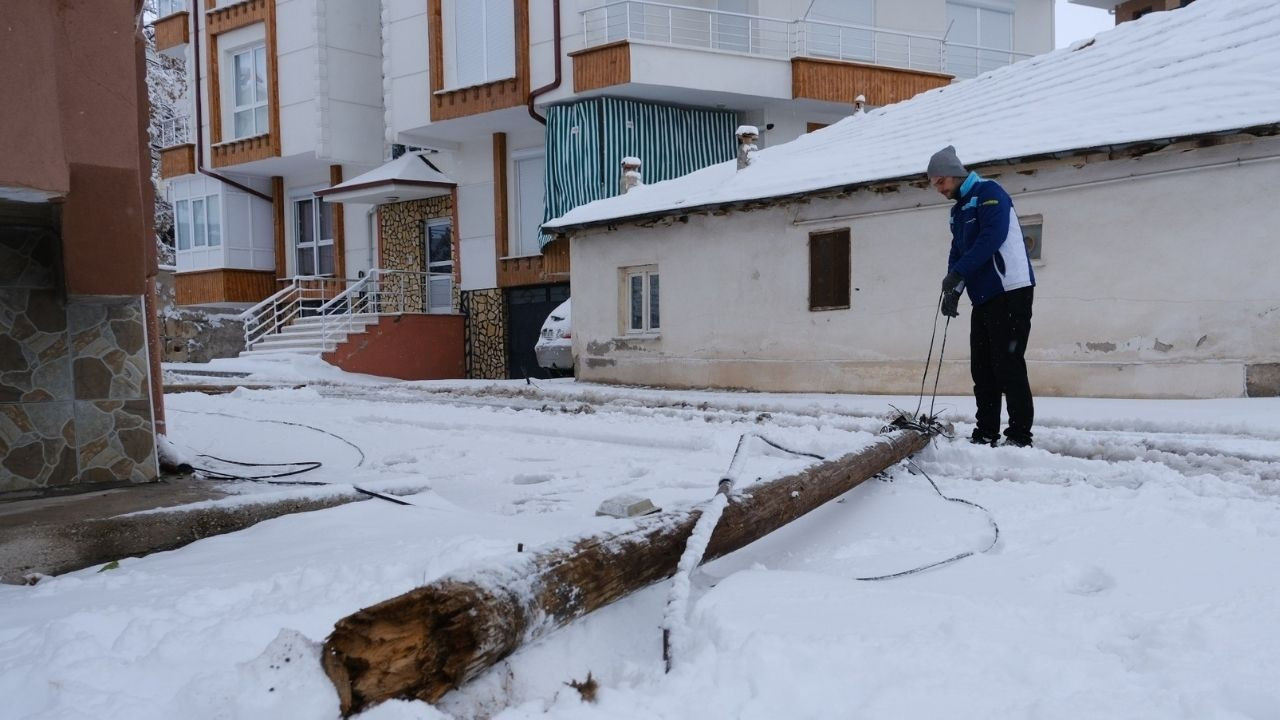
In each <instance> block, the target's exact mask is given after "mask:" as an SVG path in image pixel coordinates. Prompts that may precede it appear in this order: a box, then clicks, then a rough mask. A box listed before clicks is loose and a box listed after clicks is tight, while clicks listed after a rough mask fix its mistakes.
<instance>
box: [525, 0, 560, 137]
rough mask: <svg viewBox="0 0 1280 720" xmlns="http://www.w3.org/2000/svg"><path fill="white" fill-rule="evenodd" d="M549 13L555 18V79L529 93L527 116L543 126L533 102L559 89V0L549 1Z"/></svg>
mask: <svg viewBox="0 0 1280 720" xmlns="http://www.w3.org/2000/svg"><path fill="white" fill-rule="evenodd" d="M551 12H553V13H555V17H554V18H553V19H552V31H551V34H552V35H553V36H554V38H555V43H554V45H555V54H556V61H555V67H556V79H555V80H552V81H551V82H550V83H548V84H546V85H543V86H542V87H540V88H538V89H536V90H534V91H532V92H530V93H529V116H530V117H532V118H533V119H534V120H537V121H538V122H540V123H542V124H543V125H546V124H547V119H546V118H544V117H542V116H541V115H539V114H538V111H536V110H534V109H533V101H534V99H536V98H537V97H538V96H539V95H542V94H545V93H549V92H551V91H552V90H555V89H556V88H558V87H560V0H551Z"/></svg>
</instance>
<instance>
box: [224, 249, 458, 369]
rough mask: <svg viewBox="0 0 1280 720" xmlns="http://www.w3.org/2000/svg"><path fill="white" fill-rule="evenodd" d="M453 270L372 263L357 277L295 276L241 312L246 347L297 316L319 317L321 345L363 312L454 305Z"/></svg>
mask: <svg viewBox="0 0 1280 720" xmlns="http://www.w3.org/2000/svg"><path fill="white" fill-rule="evenodd" d="M452 300H453V273H451V272H414V271H410V270H383V269H380V268H375V269H373V270H370V271H369V273H368V274H367V275H365V276H364V277H362V278H359V279H348V278H332V277H318V276H298V277H294V278H291V279H290V280H289V281H288V284H287V285H285V286H284V287H283V288H281V289H280V290H279V291H277V292H276V293H275V294H274V295H272V296H271V297H269V298H267V299H266V300H263V301H262V302H260V303H258V304H257V305H254V306H253V307H251V308H249V309H248V310H245V311H244V312H243V313H241V314H240V318H241V319H242V320H243V321H244V345H245V349H246V350H252V349H253V346H254V345H256V344H257V343H259V342H261V341H262V340H263V339H264V338H266V337H268V336H270V335H273V334H276V333H279V332H281V331H283V330H284V328H286V327H287V326H289V325H291V324H293V323H294V322H295V321H297V320H298V319H299V318H303V317H318V318H320V320H319V323H318V325H319V329H320V344H321V347H322V348H323V349H324V350H325V351H329V350H332V349H333V348H334V347H335V346H336V345H337V339H338V337H339V336H342V335H350V334H351V332H352V329H353V328H354V327H355V325H356V323H357V322H358V320H359V317H358V316H362V315H389V314H399V313H430V312H437V311H438V309H439V308H441V307H447V308H449V309H450V310H452Z"/></svg>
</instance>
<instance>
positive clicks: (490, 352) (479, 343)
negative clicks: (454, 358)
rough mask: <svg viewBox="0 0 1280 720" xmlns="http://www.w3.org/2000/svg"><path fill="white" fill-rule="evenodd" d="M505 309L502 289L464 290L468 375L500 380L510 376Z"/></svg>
mask: <svg viewBox="0 0 1280 720" xmlns="http://www.w3.org/2000/svg"><path fill="white" fill-rule="evenodd" d="M506 308H507V305H506V303H505V302H503V298H502V289H501V288H490V289H487V290H468V291H467V292H464V293H462V311H463V313H464V314H466V316H467V332H466V336H467V349H466V358H467V377H468V378H473V379H478V380H501V379H503V378H506V377H507V323H506V315H505V312H506Z"/></svg>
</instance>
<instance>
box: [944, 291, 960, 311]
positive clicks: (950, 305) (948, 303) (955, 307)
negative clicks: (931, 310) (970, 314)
mask: <svg viewBox="0 0 1280 720" xmlns="http://www.w3.org/2000/svg"><path fill="white" fill-rule="evenodd" d="M942 314H943V315H946V316H947V317H949V318H953V317H960V291H959V290H950V291H947V292H944V293H942Z"/></svg>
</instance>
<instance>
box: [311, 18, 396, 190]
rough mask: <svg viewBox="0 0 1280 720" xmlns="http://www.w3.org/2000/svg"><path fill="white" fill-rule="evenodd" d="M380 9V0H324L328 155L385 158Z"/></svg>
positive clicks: (351, 158) (364, 159)
mask: <svg viewBox="0 0 1280 720" xmlns="http://www.w3.org/2000/svg"><path fill="white" fill-rule="evenodd" d="M381 9H382V8H381V3H380V0H324V7H323V10H324V12H325V16H326V17H325V22H324V31H325V32H324V48H323V50H322V52H323V54H324V56H325V63H324V68H323V72H324V73H325V75H326V77H325V84H326V85H327V92H326V93H325V96H326V98H327V101H328V116H327V117H326V118H324V120H325V121H327V123H328V130H329V132H328V136H329V147H328V153H327V157H328V159H332V160H334V161H336V162H354V163H363V164H368V165H376V164H377V163H379V162H380V161H381V160H382V152H383V134H384V133H383V122H384V114H383V107H382V30H381V25H382V15H381Z"/></svg>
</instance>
